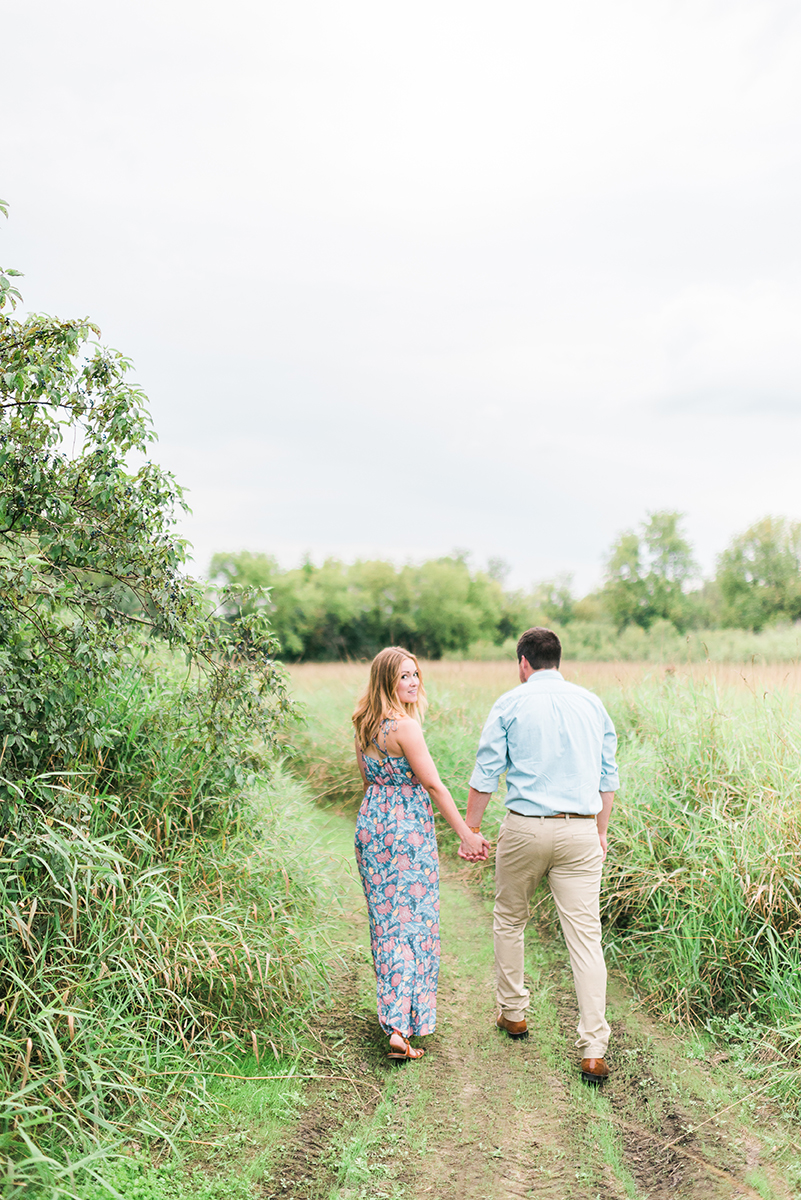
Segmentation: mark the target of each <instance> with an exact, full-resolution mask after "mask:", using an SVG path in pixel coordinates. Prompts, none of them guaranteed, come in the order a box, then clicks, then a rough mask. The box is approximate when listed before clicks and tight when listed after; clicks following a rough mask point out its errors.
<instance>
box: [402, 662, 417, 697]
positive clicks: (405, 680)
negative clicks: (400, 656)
mask: <svg viewBox="0 0 801 1200" xmlns="http://www.w3.org/2000/svg"><path fill="white" fill-rule="evenodd" d="M419 689H420V675H419V673H418V671H417V667H416V665H415V661H414V659H413V658H404V660H403V662H402V663H401V669H400V678H399V679H398V699H399V700H400V702H401V704H416V703H417V693H418V691H419Z"/></svg>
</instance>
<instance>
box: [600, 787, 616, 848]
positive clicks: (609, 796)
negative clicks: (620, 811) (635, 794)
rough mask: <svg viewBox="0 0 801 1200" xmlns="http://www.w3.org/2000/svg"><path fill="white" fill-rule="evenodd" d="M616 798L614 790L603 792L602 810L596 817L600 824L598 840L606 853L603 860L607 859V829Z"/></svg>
mask: <svg viewBox="0 0 801 1200" xmlns="http://www.w3.org/2000/svg"><path fill="white" fill-rule="evenodd" d="M614 800H615V793H614V792H601V811H600V812H599V813H598V816H597V817H596V818H595V822H596V824H597V826H598V841H599V842H600V843H601V850H602V851H603V855H604V858H603V860H602V861H604V860H605V859H606V851H607V849H608V847H607V842H606V831H607V829H608V828H609V816H610V813H611V812H612V805H613V803H614Z"/></svg>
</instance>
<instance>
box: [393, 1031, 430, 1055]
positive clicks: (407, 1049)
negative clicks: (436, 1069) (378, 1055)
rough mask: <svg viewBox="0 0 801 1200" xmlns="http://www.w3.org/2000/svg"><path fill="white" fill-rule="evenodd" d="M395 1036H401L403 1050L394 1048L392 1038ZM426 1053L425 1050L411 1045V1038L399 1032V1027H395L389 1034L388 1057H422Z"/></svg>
mask: <svg viewBox="0 0 801 1200" xmlns="http://www.w3.org/2000/svg"><path fill="white" fill-rule="evenodd" d="M394 1037H396V1038H400V1040H401V1041H402V1042H403V1050H393V1049H392V1039H393V1038H394ZM424 1054H425V1050H421V1049H419V1048H416V1047H414V1046H410V1045H409V1039H408V1038H407V1037H404V1036H403V1034H402V1033H398V1031H397V1029H393V1031H392V1033H391V1034H390V1035H389V1053H388V1054H387V1058H401V1059H407V1058H422V1057H423V1055H424Z"/></svg>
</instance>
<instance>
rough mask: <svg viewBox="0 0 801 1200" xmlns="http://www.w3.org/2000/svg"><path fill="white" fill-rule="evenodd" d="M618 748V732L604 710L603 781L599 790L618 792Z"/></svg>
mask: <svg viewBox="0 0 801 1200" xmlns="http://www.w3.org/2000/svg"><path fill="white" fill-rule="evenodd" d="M616 750H617V734H616V733H615V727H614V725H613V724H612V718H611V717H610V716H609V713H608V712H606V710H604V740H603V746H602V748H601V782H600V784H599V785H598V791H599V792H616V791H617V790H618V788H619V787H620V776H619V775H618V773H617V763H616V762H615V751H616Z"/></svg>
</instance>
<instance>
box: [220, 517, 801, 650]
mask: <svg viewBox="0 0 801 1200" xmlns="http://www.w3.org/2000/svg"><path fill="white" fill-rule="evenodd" d="M507 573H508V568H507V567H506V565H505V564H504V563H503V562H502V561H500V560H492V561H491V562H490V563H489V565H488V567H487V568H486V569H484V570H482V569H476V568H473V567H471V566H470V563H469V561H468V557H467V555H465V554H460V553H455V554H452V555H449V556H446V557H443V558H437V559H431V560H429V561H427V562H423V563H421V564H418V565H412V564H407V565H405V566H401V567H398V566H395V565H394V564H393V563H391V562H387V561H385V560H381V559H375V560H368V561H364V560H359V561H357V562H354V563H345V562H342V561H340V560H339V559H335V558H329V559H326V560H325V562H324V563H323V564H322V565H320V566H317V565H315V564H314V563H312V562H311V561H310V560H306V561H305V562H304V563H302V564H301V566H299V567H296V568H293V569H288V570H287V569H283V568H281V567H280V566H279V564H278V563H277V561H276V560H275V558H273V557H271V556H270V555H268V554H258V553H252V552H250V551H242V552H241V553H237V554H216V555H215V556H214V558H213V560H212V563H211V569H210V577H211V583H212V586H213V587H218V588H222V587H225V588H227V589H229V591H228V592H227V596H226V598H222V597H221V599H220V606H219V607H220V611H221V612H222V613H223V615H224V616H225V617H227V618H229V619H233V618H234V617H235V616H241V615H242V614H243V613H244V614H245V615H247V614H249V613H255V612H266V613H267V614H268V616H269V619H270V622H271V624H272V627H273V630H274V632H275V634H276V636H277V638H278V640H279V643H280V645H281V652H282V654H283V655H284V657H285V658H287V659H294V660H301V659H306V660H316V661H322V660H336V659H342V658H369V657H371V656H372V655H373V654H375V653H376V652H377V650H379V649H380V648H381V647H382V646H385V645H392V644H398V643H400V644H403V645H405V646H408V648H409V649H410V650H413V651H414V652H415V653H417V654H420V655H421V656H423V657H426V658H441V657H442V655H443V654H447V653H453V652H464V651H467V650H468V648H469V647H470V646H471V645H473V644H475V643H478V642H484V643H490V644H493V645H497V646H501V645H503V643H504V642H506V641H508V640H509V639H510V638H514V637H516V636H517V634H518V633H519V632H520V630H522V629H525V628H527V627H529V626H531V625H535V624H555V625H557V626H570V625H573V626H574V627H576V629H578V627H589V626H598V627H601V626H605V627H608V628H610V629H612V630H614V631H617V632H618V633H620V632H622V631H623V630H624V629H626V628H627V627H629V626H632V625H633V626H638V627H640V628H641V629H644V630H649V629H651V628H652V627H653V626H655V625H656V624H657V622H665V623H667V625H668V626H671V627H673V629H675V630H676V631H677V632H679V633H687V632H688V631H691V630H699V629H705V630H708V629H743V630H751V631H754V632H759V631H761V630H763V629H765V628H767V627H769V626H771V625H777V624H787V623H791V622H793V621H798V620H801V523H798V522H793V521H789V520H787V519H785V518H781V517H764V518H762V519H761V520H760V521H757V522H756V523H755V524H754V525H752V526H751V527H750V528H749V529H747V530H745V532H744V533H741V534H739V535H738V536H736V537H735V538H734V539H733V540H732V542H731V544H730V545H729V546H728V547H727V548H726V549H725V550H724V551H723V552H722V554H721V555H720V556H719V558H718V561H717V569H716V572H715V575H714V577H713V578H711V579H706V580H705V579H703V578H702V577H701V574H700V570H699V568H698V565H697V563H696V560H695V556H694V552H693V548H692V546H691V544H690V542H689V541H688V540H687V537H686V536H685V534H684V532H683V530H682V518H681V514H680V513H677V512H672V511H660V512H654V513H651V514H650V515H649V516H648V517H647V518H646V520H644V521H643V522H642V523H641V524H640V525H639V526H638V527H636V528H634V529H630V530H626V531H625V532H623V533H621V534H620V535H619V537H617V538H616V539H615V541H614V543H613V545H612V546H611V547H610V549H609V552H608V554H607V555H606V559H605V570H604V579H603V584H602V586H601V587H600V588H598V589H597V590H596V591H593V592H590V593H589V594H588V595H585V596H582V597H577V596H576V595H574V593H573V590H572V587H571V581H570V578H569V577H560V578H558V579H555V580H548V581H545V582H542V583H539V584H537V585H535V586H534V587H533V588H532V589H530V590H528V591H526V590H512V589H509V588H507V587H505V586H504V580H505V577H506V575H507Z"/></svg>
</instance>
